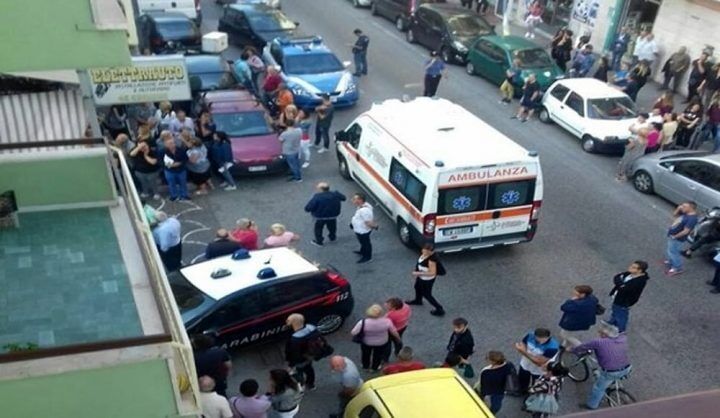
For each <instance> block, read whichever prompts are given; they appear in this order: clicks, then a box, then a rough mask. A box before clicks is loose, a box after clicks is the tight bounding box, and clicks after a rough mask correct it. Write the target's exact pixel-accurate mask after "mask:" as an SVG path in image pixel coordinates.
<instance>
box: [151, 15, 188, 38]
mask: <svg viewBox="0 0 720 418" xmlns="http://www.w3.org/2000/svg"><path fill="white" fill-rule="evenodd" d="M157 31H158V33H159V34H160V36H162V37H163V39H165V40H174V39H182V38H190V37H193V36H196V35H198V30H197V27H196V26H195V24H193V23H192V22H191V21H189V20H177V21H171V22H158V24H157Z"/></svg>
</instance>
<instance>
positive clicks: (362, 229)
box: [350, 193, 378, 264]
mask: <svg viewBox="0 0 720 418" xmlns="http://www.w3.org/2000/svg"><path fill="white" fill-rule="evenodd" d="M352 203H353V204H354V205H355V206H356V207H357V209H356V210H355V214H354V215H353V217H352V220H351V221H350V227H351V228H352V230H353V231H355V236H356V237H357V239H358V242H359V243H360V251H355V253H356V254H359V255H360V259H359V260H358V264H362V263H368V262H370V261H372V244H371V243H370V233H371V232H372V231H373V229H377V228H378V225H377V223H375V216H374V215H373V208H372V206H370V204H369V203H367V202H366V201H365V195H364V194H362V193H355V195H354V196H353V197H352Z"/></svg>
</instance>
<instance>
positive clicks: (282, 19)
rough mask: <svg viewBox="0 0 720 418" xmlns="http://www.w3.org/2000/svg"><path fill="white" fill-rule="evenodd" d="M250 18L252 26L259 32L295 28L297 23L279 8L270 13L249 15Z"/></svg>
mask: <svg viewBox="0 0 720 418" xmlns="http://www.w3.org/2000/svg"><path fill="white" fill-rule="evenodd" d="M248 19H249V20H250V26H252V28H253V29H255V30H256V31H259V32H270V31H278V30H292V29H295V23H294V22H293V21H292V20H290V19H288V18H287V16H285V15H284V14H283V13H282V12H278V11H277V10H273V11H271V12H268V13H257V14H251V15H248Z"/></svg>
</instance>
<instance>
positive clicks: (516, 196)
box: [500, 190, 520, 205]
mask: <svg viewBox="0 0 720 418" xmlns="http://www.w3.org/2000/svg"><path fill="white" fill-rule="evenodd" d="M519 200H520V193H519V192H518V191H516V190H508V191H507V192H505V193H503V194H502V196H500V201H501V202H502V203H503V205H512V204H513V203H517V202H518V201H519Z"/></svg>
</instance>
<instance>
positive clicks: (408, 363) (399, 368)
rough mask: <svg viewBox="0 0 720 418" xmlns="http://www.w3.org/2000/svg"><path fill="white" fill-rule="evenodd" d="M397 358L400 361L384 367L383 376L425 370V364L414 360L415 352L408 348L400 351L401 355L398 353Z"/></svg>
mask: <svg viewBox="0 0 720 418" xmlns="http://www.w3.org/2000/svg"><path fill="white" fill-rule="evenodd" d="M397 358H398V361H396V362H395V363H390V364H388V365H387V366H385V367H383V369H382V374H395V373H402V372H410V371H413V370H421V369H424V368H425V364H423V363H422V362H421V361H416V360H413V350H412V348H410V347H408V346H405V347H403V348H401V349H400V353H398V356H397Z"/></svg>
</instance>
